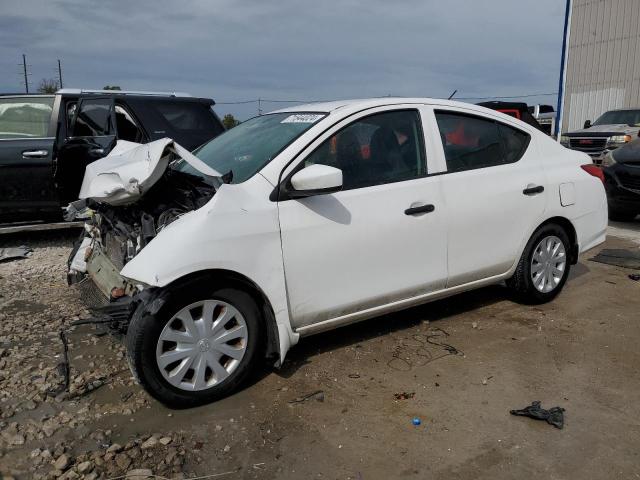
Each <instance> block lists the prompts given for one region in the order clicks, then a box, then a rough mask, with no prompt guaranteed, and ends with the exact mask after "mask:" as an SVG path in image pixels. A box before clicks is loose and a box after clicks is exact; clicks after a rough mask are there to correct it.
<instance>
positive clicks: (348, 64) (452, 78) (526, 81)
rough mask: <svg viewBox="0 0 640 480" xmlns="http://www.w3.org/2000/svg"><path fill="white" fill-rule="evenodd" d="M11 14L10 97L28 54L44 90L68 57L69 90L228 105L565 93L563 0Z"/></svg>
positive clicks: (243, 109) (48, 9)
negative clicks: (181, 96) (561, 82)
mask: <svg viewBox="0 0 640 480" xmlns="http://www.w3.org/2000/svg"><path fill="white" fill-rule="evenodd" d="M2 11H3V16H2V17H1V18H0V90H2V91H19V90H20V89H21V88H22V87H21V79H20V77H19V75H18V72H19V67H18V65H17V64H18V63H19V62H20V60H21V54H22V53H26V54H27V56H28V60H29V63H30V64H31V65H32V67H31V71H32V77H31V80H32V84H33V86H34V87H35V85H36V84H37V82H38V81H39V79H40V78H43V77H52V76H54V73H55V64H56V59H57V58H60V59H62V62H63V67H64V77H65V86H74V87H87V88H100V87H102V86H104V85H106V84H118V85H122V86H123V87H125V88H129V89H136V90H138V89H140V90H180V91H189V92H191V93H193V94H195V95H203V96H211V97H213V98H215V99H217V100H219V101H225V100H226V101H230V100H236V99H238V100H242V99H249V98H258V97H261V98H271V99H273V98H275V99H288V98H294V99H298V98H299V99H331V98H348V97H363V96H380V95H387V94H392V95H403V96H405V95H406V96H448V95H449V93H451V91H453V90H454V89H458V92H459V93H458V96H460V97H472V96H492V95H504V96H507V95H519V94H523V93H538V92H554V91H556V89H557V79H558V67H559V61H560V45H561V34H562V22H563V13H564V1H563V0H538V1H536V2H530V1H527V0H485V1H477V0H476V1H473V2H471V1H469V0H448V1H447V2H442V1H440V0H438V1H436V0H420V1H418V0H416V1H404V2H389V1H388V0H386V1H382V0H342V1H333V2H320V1H315V2H309V1H303V0H278V1H277V2H265V1H260V0H235V1H234V0H215V1H206V0H200V1H194V2H182V3H178V2H174V1H170V0H137V1H135V2H133V1H130V2H128V3H124V2H120V1H114V0H111V1H105V0H102V1H100V2H97V1H95V0H49V1H46V0H43V1H35V0H21V1H15V2H14V1H7V0H2ZM536 100H537V99H536ZM540 100H543V101H553V100H554V99H553V98H551V97H544V98H540ZM278 106H279V105H275V104H272V105H267V107H266V108H269V107H273V108H277V107H278ZM255 108H256V106H255V105H249V106H231V105H229V106H226V105H225V106H223V105H221V106H220V107H218V110H219V111H220V112H226V111H231V112H234V113H237V114H238V115H240V116H241V117H247V116H251V115H253V114H255Z"/></svg>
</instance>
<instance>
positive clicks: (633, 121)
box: [593, 110, 640, 127]
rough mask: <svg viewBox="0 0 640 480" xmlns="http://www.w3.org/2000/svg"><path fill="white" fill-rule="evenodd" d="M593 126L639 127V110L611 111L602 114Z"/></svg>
mask: <svg viewBox="0 0 640 480" xmlns="http://www.w3.org/2000/svg"><path fill="white" fill-rule="evenodd" d="M593 124H594V125H632V126H634V127H637V126H640V110H613V111H611V112H607V113H605V114H603V115H602V116H601V117H600V118H598V120H596V121H595V122H593Z"/></svg>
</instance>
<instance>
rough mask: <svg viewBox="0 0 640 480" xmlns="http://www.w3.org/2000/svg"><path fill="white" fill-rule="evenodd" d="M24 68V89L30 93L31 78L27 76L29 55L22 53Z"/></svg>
mask: <svg viewBox="0 0 640 480" xmlns="http://www.w3.org/2000/svg"><path fill="white" fill-rule="evenodd" d="M22 70H23V72H24V89H25V91H26V92H27V93H29V80H28V78H27V76H28V73H27V56H26V55H25V54H24V53H23V54H22Z"/></svg>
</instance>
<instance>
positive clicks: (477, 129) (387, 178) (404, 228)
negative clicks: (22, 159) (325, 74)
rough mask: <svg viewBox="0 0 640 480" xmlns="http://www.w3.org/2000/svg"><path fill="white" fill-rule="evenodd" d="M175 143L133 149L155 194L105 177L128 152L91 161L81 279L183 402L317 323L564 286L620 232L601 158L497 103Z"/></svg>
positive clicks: (154, 382)
mask: <svg viewBox="0 0 640 480" xmlns="http://www.w3.org/2000/svg"><path fill="white" fill-rule="evenodd" d="M147 148H148V151H149V154H148V155H147V153H146V152H145V151H144V150H141V149H147ZM165 148H168V149H171V151H173V152H174V153H180V152H179V148H178V146H176V145H172V144H171V141H170V140H163V141H158V142H154V144H149V145H146V146H142V147H139V148H135V149H132V150H129V152H130V153H129V155H130V156H131V157H132V159H133V158H134V157H135V158H139V159H143V163H141V165H140V166H141V167H144V165H145V164H144V162H149V161H150V162H151V164H152V165H153V168H152V169H150V168H147V169H146V171H147V172H148V175H147V176H145V177H140V178H138V180H139V181H144V182H146V188H145V192H144V193H143V194H142V195H141V194H140V192H139V191H135V190H130V189H128V188H126V185H123V188H119V189H117V191H114V192H115V193H114V194H113V195H111V194H109V193H108V192H105V190H104V189H103V188H100V187H101V182H100V178H101V176H102V175H105V174H112V175H114V177H117V178H120V179H122V180H123V181H124V182H126V181H127V180H126V178H128V175H125V174H124V170H123V169H122V168H121V167H120V166H121V165H127V166H131V164H130V163H128V162H127V161H126V159H124V158H121V157H118V158H115V156H112V158H109V157H108V158H105V159H103V160H100V161H98V162H96V163H94V164H93V165H92V166H91V167H90V171H88V172H87V176H86V178H85V180H84V183H83V195H82V197H83V199H84V200H81V201H78V202H76V204H74V205H75V207H76V208H78V209H82V207H83V206H82V203H83V202H84V203H85V204H86V205H85V206H86V207H87V208H90V209H91V210H92V212H93V214H92V215H91V219H90V220H89V223H88V225H87V228H86V232H87V233H86V235H87V236H86V237H85V239H84V240H83V241H82V242H81V243H80V244H79V245H78V246H77V247H76V249H75V251H74V252H72V254H71V257H70V263H69V275H70V279H71V281H72V282H79V284H80V283H84V284H85V285H86V284H87V283H89V284H94V285H95V286H96V288H95V289H94V291H95V292H97V293H96V294H95V295H93V298H96V299H99V300H101V301H102V302H103V304H105V305H106V306H107V308H105V309H104V310H103V311H104V312H107V313H108V314H109V315H111V316H112V318H113V319H114V320H117V322H118V323H119V324H120V325H122V326H123V329H124V330H126V332H127V333H126V342H127V354H128V358H129V362H130V365H131V367H132V369H133V371H134V372H135V376H136V378H137V379H138V381H139V382H140V383H141V384H142V385H143V386H144V388H146V389H147V391H148V392H149V393H150V394H151V395H153V396H154V397H156V398H158V399H159V400H161V401H162V402H165V403H167V404H169V405H173V406H181V407H185V406H189V405H195V404H199V403H204V402H210V401H213V400H215V399H217V398H220V397H221V396H224V395H227V394H229V393H230V392H232V391H234V390H235V389H237V388H238V387H239V385H241V383H242V382H243V380H244V379H245V378H246V377H247V375H248V374H249V372H250V371H251V370H252V369H254V368H255V367H256V365H257V364H260V363H262V362H265V361H266V360H265V359H270V360H271V361H272V362H274V361H275V362H276V363H278V364H279V363H280V362H282V361H283V360H284V358H285V355H286V353H287V351H288V350H289V348H290V347H291V346H292V345H294V344H295V343H296V342H298V339H299V338H300V337H303V336H306V335H311V334H314V333H318V332H322V331H325V330H330V329H333V328H336V327H339V326H341V325H346V324H349V323H353V322H357V321H360V320H365V319H367V318H370V317H374V316H379V315H382V314H385V313H388V312H392V311H396V310H400V309H402V308H406V307H409V306H413V305H417V304H421V303H425V302H429V301H432V300H435V299H438V298H442V297H446V296H449V295H454V294H456V293H459V292H462V291H465V290H471V289H474V288H479V287H482V286H485V285H489V284H495V283H499V282H502V281H506V282H507V284H508V285H509V286H510V287H511V289H513V291H514V292H516V294H517V295H518V296H519V297H520V298H521V299H522V300H523V301H526V302H534V303H541V302H548V301H550V300H552V299H553V298H554V297H555V296H556V295H557V294H558V293H559V292H560V291H561V289H562V287H563V285H564V283H565V282H566V280H567V277H568V274H569V270H570V268H571V265H572V264H575V263H576V262H577V259H578V255H579V254H580V253H581V252H584V251H586V250H588V249H590V248H592V247H594V246H596V245H598V244H600V243H602V242H603V241H604V239H605V232H606V228H607V204H606V197H605V192H604V188H603V185H602V182H601V181H600V180H599V179H598V178H596V177H595V176H594V174H595V173H594V172H593V171H592V170H591V169H593V168H595V167H594V166H593V164H592V163H591V160H590V159H589V157H588V156H587V155H584V154H582V153H579V152H573V151H570V150H567V149H565V148H562V147H561V146H560V145H558V143H557V142H555V141H553V140H552V139H551V138H549V137H548V136H547V135H545V134H543V133H542V132H540V131H539V130H538V129H536V128H534V127H532V126H531V125H527V124H526V123H523V122H521V121H518V120H516V119H514V118H512V117H510V116H507V115H503V114H501V113H499V112H495V111H492V110H489V109H486V108H482V107H479V106H474V105H469V104H464V103H458V102H451V101H446V100H434V99H407V98H402V99H394V98H381V99H371V100H352V101H348V100H345V101H336V102H331V103H316V104H311V105H303V106H299V107H292V108H286V109H284V110H279V111H276V112H273V113H270V114H267V115H263V116H259V117H255V118H253V119H251V120H247V121H246V122H243V123H242V124H240V125H238V126H237V127H235V128H233V129H232V130H229V131H227V132H226V133H224V134H223V135H221V136H219V137H218V138H216V139H214V140H212V141H210V142H209V143H207V144H206V145H204V146H203V147H202V148H200V149H198V150H197V151H195V152H194V154H195V156H194V155H191V154H189V153H188V152H187V154H186V155H184V156H183V158H182V161H172V162H169V161H165V162H163V161H162V159H166V158H167V152H166V151H165ZM123 153H124V154H125V155H126V151H125V150H123ZM149 159H150V160H149ZM596 170H597V171H598V172H599V169H597V168H596ZM119 173H121V174H122V175H119ZM154 179H155V182H156V183H154ZM186 195H188V196H186ZM174 198H177V199H179V200H178V201H176V202H173V199H174ZM185 199H188V200H189V202H190V203H189V205H190V207H188V208H185V206H186V205H187V201H186V200H185ZM178 205H182V207H180V208H181V210H179V214H175V212H174V209H175V208H178ZM140 219H146V220H145V221H144V222H141V221H140ZM145 225H146V226H145ZM151 227H153V228H151ZM122 265H123V266H122ZM85 298H89V295H87V296H86V297H85Z"/></svg>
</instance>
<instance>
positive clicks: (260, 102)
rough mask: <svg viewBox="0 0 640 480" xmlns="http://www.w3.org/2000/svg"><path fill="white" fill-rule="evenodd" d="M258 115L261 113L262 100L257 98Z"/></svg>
mask: <svg viewBox="0 0 640 480" xmlns="http://www.w3.org/2000/svg"><path fill="white" fill-rule="evenodd" d="M258 115H262V100H260V99H259V98H258Z"/></svg>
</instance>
